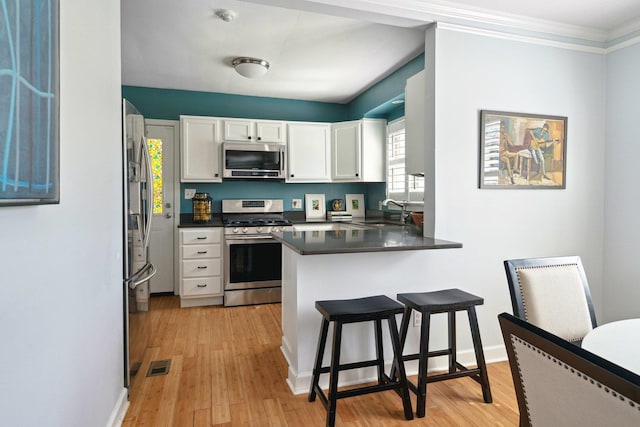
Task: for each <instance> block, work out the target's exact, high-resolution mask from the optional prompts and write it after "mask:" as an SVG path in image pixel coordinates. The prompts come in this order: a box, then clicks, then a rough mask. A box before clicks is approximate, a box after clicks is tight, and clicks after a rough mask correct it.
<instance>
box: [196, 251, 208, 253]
mask: <svg viewBox="0 0 640 427" xmlns="http://www.w3.org/2000/svg"><path fill="white" fill-rule="evenodd" d="M198 253H199V254H206V253H207V251H198Z"/></svg>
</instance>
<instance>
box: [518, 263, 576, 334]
mask: <svg viewBox="0 0 640 427" xmlns="http://www.w3.org/2000/svg"><path fill="white" fill-rule="evenodd" d="M555 267H576V268H578V264H576V263H571V264H554V265H536V266H531V267H521V268H518V269H517V270H516V275H517V276H518V282H519V283H522V278H521V277H520V270H532V269H540V268H555ZM518 289H520V299H521V300H522V308H523V309H524V320H526V321H529V315H528V313H527V300H526V299H525V298H524V293H523V291H522V286H518ZM566 340H567V341H569V342H578V341H582V338H568V339H566Z"/></svg>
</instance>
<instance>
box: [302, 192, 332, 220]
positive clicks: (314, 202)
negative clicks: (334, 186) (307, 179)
mask: <svg viewBox="0 0 640 427" xmlns="http://www.w3.org/2000/svg"><path fill="white" fill-rule="evenodd" d="M304 209H305V214H306V217H307V219H324V217H325V215H326V214H327V206H326V203H325V200H324V194H305V195H304Z"/></svg>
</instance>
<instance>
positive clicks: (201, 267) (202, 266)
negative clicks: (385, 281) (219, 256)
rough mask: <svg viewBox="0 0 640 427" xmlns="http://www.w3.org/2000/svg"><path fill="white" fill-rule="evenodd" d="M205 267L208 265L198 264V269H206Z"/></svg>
mask: <svg viewBox="0 0 640 427" xmlns="http://www.w3.org/2000/svg"><path fill="white" fill-rule="evenodd" d="M205 268H207V266H206V265H199V266H198V270H204V269H205Z"/></svg>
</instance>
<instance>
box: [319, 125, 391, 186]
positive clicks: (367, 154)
mask: <svg viewBox="0 0 640 427" xmlns="http://www.w3.org/2000/svg"><path fill="white" fill-rule="evenodd" d="M331 131H332V135H331V178H332V180H334V181H350V182H384V181H385V164H384V158H385V147H386V135H387V131H386V120H383V119H362V120H358V121H352V122H342V123H334V124H333V125H332V126H331Z"/></svg>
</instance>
